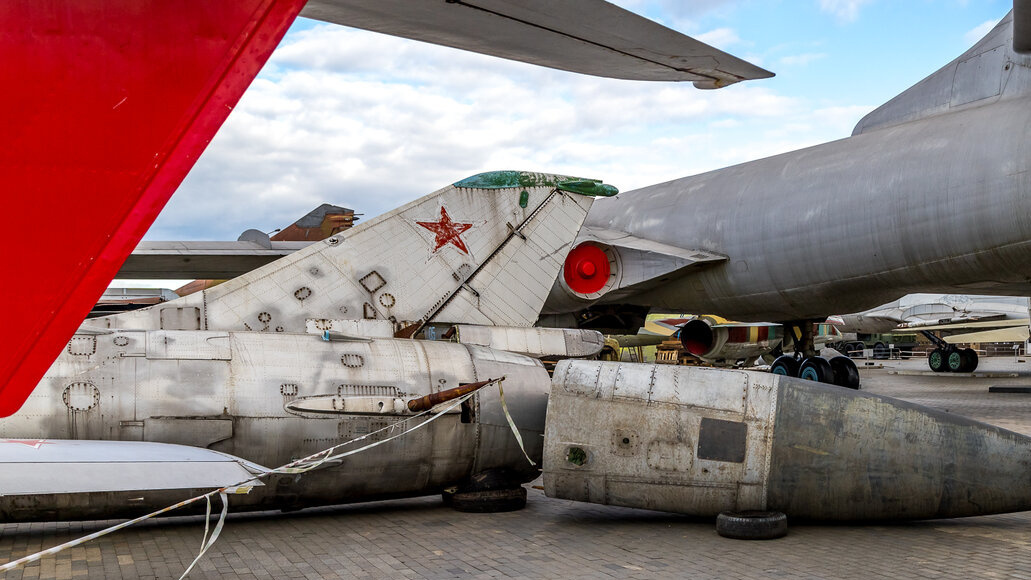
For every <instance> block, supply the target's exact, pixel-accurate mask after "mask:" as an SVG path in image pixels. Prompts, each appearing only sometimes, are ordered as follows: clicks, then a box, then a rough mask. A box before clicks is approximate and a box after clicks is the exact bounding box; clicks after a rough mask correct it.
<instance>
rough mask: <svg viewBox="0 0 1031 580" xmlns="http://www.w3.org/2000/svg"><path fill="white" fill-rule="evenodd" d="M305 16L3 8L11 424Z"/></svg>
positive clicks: (95, 2)
mask: <svg viewBox="0 0 1031 580" xmlns="http://www.w3.org/2000/svg"><path fill="white" fill-rule="evenodd" d="M303 6H304V0H232V1H219V0H180V1H177V2H168V1H167V0H9V1H7V2H4V3H3V5H2V6H0V54H2V55H3V66H0V87H2V90H0V128H2V132H0V135H2V139H3V146H2V147H0V175H2V178H3V188H4V196H3V201H4V209H5V211H4V216H5V220H4V233H5V236H4V246H5V247H4V250H3V255H4V260H3V267H4V271H5V276H4V279H5V280H6V282H7V283H6V284H3V285H0V287H2V288H3V292H4V294H3V295H2V299H0V305H2V307H3V312H4V314H3V319H4V324H3V332H2V337H3V338H2V339H0V349H2V352H3V355H2V356H0V416H8V415H11V414H12V413H14V412H15V411H17V410H18V409H19V408H20V407H21V405H22V403H24V401H25V399H26V398H27V397H28V396H29V393H31V392H32V389H33V388H34V387H35V386H36V383H37V382H38V381H39V379H40V378H41V377H42V376H43V374H44V373H45V372H46V369H47V368H48V367H49V366H50V364H51V363H52V362H53V360H54V358H55V357H56V356H57V355H58V353H59V352H60V351H61V349H62V348H64V347H65V345H66V344H67V342H68V339H69V338H70V337H71V335H72V334H73V333H74V331H75V329H76V328H77V327H78V325H79V324H80V323H81V321H82V320H83V318H84V317H85V315H86V313H88V312H89V310H90V307H92V306H93V304H94V303H96V301H97V299H98V298H99V297H100V296H101V294H102V293H103V291H104V288H106V287H107V285H108V283H109V282H110V281H111V279H112V278H113V277H114V275H115V273H116V272H117V271H118V268H119V267H120V266H121V264H122V262H123V261H124V260H125V258H126V257H127V256H128V255H129V253H130V252H131V251H132V249H133V248H134V247H135V246H136V244H137V242H139V240H140V238H141V237H143V234H144V233H145V232H146V231H147V228H148V227H150V224H151V223H152V222H153V221H154V218H155V217H157V214H158V212H159V211H160V210H161V208H162V207H164V205H165V202H167V201H168V198H169V197H170V196H171V195H172V192H173V191H175V188H176V187H177V186H178V185H179V183H180V182H181V181H182V179H183V178H184V177H185V176H186V173H187V172H188V171H189V170H190V168H191V167H192V166H193V164H194V162H196V160H197V158H198V157H199V156H200V154H201V152H202V151H204V148H205V146H206V145H207V144H208V142H209V141H210V140H211V138H212V137H213V136H214V134H215V131H216V130H217V129H218V127H219V126H220V125H221V124H222V122H223V121H225V119H226V117H227V116H228V115H229V112H230V111H231V110H232V108H233V107H234V106H235V105H236V102H237V101H238V100H239V98H240V96H241V95H242V94H243V91H244V89H245V88H246V87H247V85H249V84H250V82H251V80H252V79H253V78H254V77H255V76H256V75H257V74H258V71H259V69H260V68H261V66H262V65H263V64H264V63H265V61H266V60H267V59H268V57H269V55H270V54H271V53H272V50H273V49H274V48H275V47H276V45H277V44H278V43H279V41H280V39H282V37H283V35H284V34H285V33H286V30H287V28H288V27H289V26H290V24H291V23H292V22H293V21H294V19H295V18H296V16H297V13H298V12H299V11H300V10H301V8H302V7H303ZM212 193H213V194H216V193H217V192H212ZM54 220H58V221H59V223H57V224H54V223H52V222H53V221H54ZM41 231H42V232H46V233H45V234H44V235H42V236H41V235H39V232H41ZM55 231H56V232H58V233H50V232H55Z"/></svg>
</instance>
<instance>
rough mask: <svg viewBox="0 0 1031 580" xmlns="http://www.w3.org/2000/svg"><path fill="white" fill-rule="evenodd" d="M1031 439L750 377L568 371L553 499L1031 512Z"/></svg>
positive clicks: (561, 368) (557, 421) (558, 406)
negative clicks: (1030, 485) (1029, 485)
mask: <svg viewBox="0 0 1031 580" xmlns="http://www.w3.org/2000/svg"><path fill="white" fill-rule="evenodd" d="M1029 475H1031V438H1029V437H1026V436H1023V435H1019V434H1017V433H1013V432H1010V431H1006V430H1005V429H1000V428H998V427H994V426H991V425H985V424H983V423H978V422H976V421H972V420H969V419H965V418H963V417H957V416H955V415H952V414H949V413H944V412H940V411H935V410H931V409H927V408H925V407H920V406H918V405H913V404H910V403H905V402H902V401H897V400H894V399H890V398H887V397H880V396H876V395H868V394H865V393H860V392H857V391H854V390H851V389H842V388H838V387H833V386H828V385H821V384H819V383H816V382H812V381H802V380H799V379H793V378H788V377H782V376H777V375H771V374H767V373H756V372H750V371H736V370H733V371H732V370H722V369H705V368H694V367H671V366H667V365H639V364H629V363H611V362H596V361H563V362H561V363H559V365H558V366H556V369H555V374H554V377H553V382H552V389H551V397H550V400H549V402H548V426H547V429H546V431H545V442H544V488H545V492H546V493H547V494H548V495H549V496H550V497H558V498H563V499H572V500H577V501H588V502H593V503H603V504H613V505H623V506H628V507H638V508H647V509H657V510H664V511H673V512H679V513H686V514H692V515H702V516H711V515H715V514H717V513H719V512H720V511H724V510H775V511H781V512H784V513H786V514H788V516H789V517H796V518H810V519H822V520H905V519H926V518H951V517H962V516H974V515H986V514H994V513H1005V512H1014V511H1024V510H1028V509H1031V490H1029V489H1028V486H1027V481H1028V476H1029Z"/></svg>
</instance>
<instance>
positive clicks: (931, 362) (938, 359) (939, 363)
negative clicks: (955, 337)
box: [927, 348, 948, 373]
mask: <svg viewBox="0 0 1031 580" xmlns="http://www.w3.org/2000/svg"><path fill="white" fill-rule="evenodd" d="M947 362H948V361H946V357H945V352H944V351H943V350H942V349H940V348H936V349H934V350H932V351H931V354H929V355H927V366H929V367H931V370H932V371H934V372H936V373H941V372H945V369H946V368H948V367H947Z"/></svg>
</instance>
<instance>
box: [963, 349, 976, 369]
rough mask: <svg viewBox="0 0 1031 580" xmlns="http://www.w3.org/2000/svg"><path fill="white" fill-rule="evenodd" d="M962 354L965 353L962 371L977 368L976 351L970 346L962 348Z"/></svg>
mask: <svg viewBox="0 0 1031 580" xmlns="http://www.w3.org/2000/svg"><path fill="white" fill-rule="evenodd" d="M963 354H965V355H967V365H966V367H964V368H963V371H962V372H964V373H972V372H974V371H976V370H977V362H978V361H977V351H976V350H974V349H972V348H964V349H963Z"/></svg>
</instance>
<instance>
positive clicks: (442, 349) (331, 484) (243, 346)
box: [0, 330, 549, 520]
mask: <svg viewBox="0 0 1031 580" xmlns="http://www.w3.org/2000/svg"><path fill="white" fill-rule="evenodd" d="M502 376H504V377H506V380H505V381H504V386H505V394H506V397H507V403H508V406H509V409H510V410H511V412H512V415H513V418H514V419H515V421H516V424H517V425H518V426H519V428H520V430H521V432H522V437H523V439H524V441H525V442H526V444H527V446H528V448H527V451H528V452H529V454H530V456H531V457H534V458H536V460H538V462H539V458H540V455H541V446H542V443H541V434H542V433H543V430H544V411H545V406H546V403H547V388H548V384H549V378H548V374H547V372H546V371H545V370H544V368H543V367H542V365H541V364H540V362H539V361H537V360H535V359H532V358H529V357H524V356H521V355H516V354H511V353H508V352H504V351H497V350H493V349H488V348H483V347H477V346H467V345H461V344H456V343H448V342H434V341H415V340H403V339H369V340H367V341H349V342H325V341H323V340H320V339H319V337H317V336H313V335H303V334H288V333H258V332H220V331H161V330H159V331H129V330H119V331H108V332H107V333H104V334H92V335H90V334H79V335H76V336H75V337H74V338H73V339H72V341H71V342H70V343H69V346H68V347H67V348H66V350H65V351H64V352H63V353H62V355H61V356H60V357H59V358H58V360H57V361H56V362H55V363H54V365H53V366H52V367H51V369H50V370H49V372H48V373H47V375H46V376H45V378H44V379H43V381H42V382H41V383H40V384H39V386H38V387H37V388H36V390H35V392H34V393H33V394H32V396H31V397H30V398H29V400H28V401H27V402H26V404H25V406H24V407H23V408H22V410H21V411H20V412H19V413H17V414H16V415H14V416H12V417H9V418H6V419H2V420H0V438H17V439H27V438H35V439H90V440H96V439H103V440H122V441H158V442H163V443H177V444H182V445H188V446H193V447H199V448H209V449H213V450H216V451H221V452H224V453H228V454H231V455H233V456H237V457H240V458H243V459H246V460H249V461H252V462H254V463H257V464H260V465H263V466H265V467H269V468H273V467H278V466H280V465H283V464H286V463H288V462H290V461H291V460H295V459H298V458H301V457H305V456H307V455H309V454H312V453H314V452H317V451H320V450H322V449H325V448H328V447H331V446H333V445H337V444H340V443H343V442H345V441H348V440H351V439H353V438H356V437H359V436H361V435H365V434H367V433H370V432H373V431H376V430H378V429H382V428H384V427H389V426H391V425H397V427H396V428H394V429H392V430H388V431H386V432H383V433H380V434H378V435H375V436H374V437H373V438H370V439H365V440H364V441H363V442H362V443H358V444H355V445H354V446H353V447H358V446H360V445H363V444H367V443H369V442H371V441H374V440H377V439H383V438H386V437H388V436H390V435H393V434H396V433H398V432H400V429H401V428H402V425H400V424H399V422H400V421H402V420H403V419H405V418H406V417H408V416H410V415H411V413H410V412H408V411H407V408H404V407H403V405H400V404H398V403H397V402H398V401H401V402H404V401H407V400H408V399H411V398H416V397H419V396H422V395H426V394H430V393H436V392H440V391H444V390H447V389H451V388H454V387H457V386H459V384H464V383H472V382H476V381H481V380H485V379H489V378H498V377H502ZM498 396H499V395H498V389H497V388H485V389H483V390H482V391H480V392H479V393H478V394H477V395H476V396H475V397H474V398H473V399H471V400H470V401H469V402H467V403H466V404H465V405H464V408H456V409H455V410H454V411H453V412H450V413H447V414H446V415H445V416H442V417H440V418H438V419H437V420H435V421H434V422H433V423H431V424H430V425H427V426H426V427H425V428H422V429H419V430H417V431H415V432H413V433H410V434H408V435H405V436H404V437H400V438H398V439H396V440H394V441H390V442H388V443H385V444H383V445H381V446H379V447H377V448H375V449H374V450H371V451H369V452H365V453H359V454H356V455H352V456H349V457H347V458H344V459H343V460H341V461H342V462H340V463H335V464H331V465H328V466H326V467H323V468H320V469H317V470H315V471H313V472H310V473H307V474H303V475H301V476H288V477H287V476H276V477H274V478H273V479H272V480H271V481H270V482H268V483H267V485H265V486H264V487H259V488H256V489H254V490H253V491H252V492H251V494H250V495H248V496H234V499H233V505H234V509H239V508H245V509H246V508H248V507H250V508H271V507H279V508H298V507H304V506H309V505H319V504H326V503H343V502H348V501H362V500H368V499H376V498H382V497H397V496H405V495H407V496H412V495H425V494H431V493H435V492H438V491H439V490H440V489H442V488H444V487H447V486H450V485H454V484H456V483H458V482H461V481H463V480H464V479H466V478H468V477H469V476H470V475H472V474H475V473H481V472H484V471H489V470H492V469H504V470H505V471H506V473H508V474H509V476H510V477H511V479H512V480H513V483H518V482H522V481H529V480H531V479H533V478H534V477H536V476H537V474H538V471H537V469H536V468H535V467H533V466H531V465H530V464H529V462H528V461H527V460H526V459H525V458H523V456H522V452H521V451H520V449H519V447H518V445H517V444H516V442H515V439H514V437H513V435H512V432H511V431H510V429H509V427H508V423H507V421H506V419H505V417H504V416H503V413H502V411H501V406H500V402H499V400H498ZM424 420H426V417H423V418H419V419H415V420H414V421H415V422H420V421H424ZM409 426H411V425H409ZM346 449H347V448H345V449H344V450H346ZM59 497H60V496H52V499H55V501H59V500H58V499H57V498H59ZM154 497H155V498H157V497H159V496H154ZM160 499H161V500H165V499H167V498H166V497H164V496H160ZM180 499H182V498H180ZM46 500H47V497H46V496H41V497H39V498H37V499H36V500H34V501H36V502H37V503H36V504H35V507H36V508H37V509H34V510H23V512H20V513H14V512H8V513H6V514H5V518H6V519H8V520H10V519H37V518H40V517H44V518H50V519H76V518H88V517H105V516H104V514H107V516H106V517H112V516H113V515H115V514H118V513H125V510H127V509H128V510H129V511H131V512H133V513H135V512H138V511H139V509H141V507H148V506H149V502H148V503H147V504H146V505H144V506H140V505H125V504H124V503H123V504H120V505H119V504H117V503H116V504H115V505H108V506H106V510H105V509H102V508H103V507H104V506H102V505H99V504H100V503H102V501H103V500H96V499H94V500H93V501H92V502H90V504H89V505H81V506H76V505H65V506H64V507H63V509H62V510H57V511H54V510H52V509H51V510H49V511H48V510H47V509H44V508H46V507H47V506H43V505H42V503H40V502H44V503H45V501H46ZM60 501H67V500H66V499H65V500H60ZM155 501H158V500H157V499H156V500H155ZM6 507H7V508H10V506H6ZM156 507H162V506H161V505H157V506H156ZM77 509H79V510H80V511H75V510H77ZM4 511H7V510H4Z"/></svg>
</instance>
